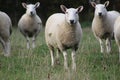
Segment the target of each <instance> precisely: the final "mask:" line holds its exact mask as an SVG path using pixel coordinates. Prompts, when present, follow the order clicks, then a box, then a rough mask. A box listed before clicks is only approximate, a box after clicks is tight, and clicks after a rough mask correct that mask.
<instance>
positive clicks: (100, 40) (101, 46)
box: [99, 38, 104, 53]
mask: <svg viewBox="0 0 120 80" xmlns="http://www.w3.org/2000/svg"><path fill="white" fill-rule="evenodd" d="M99 42H100V48H101V53H103V52H104V47H103V41H102V39H100V38H99Z"/></svg>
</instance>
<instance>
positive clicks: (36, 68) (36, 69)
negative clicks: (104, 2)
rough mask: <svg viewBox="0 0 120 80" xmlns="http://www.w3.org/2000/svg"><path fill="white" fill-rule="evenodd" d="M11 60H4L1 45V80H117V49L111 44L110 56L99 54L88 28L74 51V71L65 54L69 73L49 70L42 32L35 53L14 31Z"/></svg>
mask: <svg viewBox="0 0 120 80" xmlns="http://www.w3.org/2000/svg"><path fill="white" fill-rule="evenodd" d="M11 47H12V50H11V53H12V55H11V57H8V58H7V57H4V56H3V54H2V47H1V45H0V53H1V54H0V80H120V64H119V62H118V48H117V45H116V43H115V41H112V53H111V54H109V55H108V54H106V53H104V54H102V53H100V47H99V43H98V41H97V40H96V39H95V37H94V36H93V33H92V31H91V29H90V28H84V29H83V38H82V41H81V44H80V48H79V49H78V51H77V58H76V62H77V71H76V72H74V71H72V70H71V54H70V51H68V57H69V58H68V60H69V71H65V70H64V68H63V56H62V54H61V55H60V56H61V57H60V62H61V63H60V65H56V66H55V67H54V68H52V67H51V65H50V63H51V59H50V54H49V50H48V47H47V46H46V43H45V39H44V29H43V30H42V32H41V33H40V34H39V36H38V37H37V40H36V48H35V49H30V50H27V49H26V40H25V38H24V37H23V36H22V35H21V34H20V32H19V31H18V30H17V29H13V33H12V36H11Z"/></svg>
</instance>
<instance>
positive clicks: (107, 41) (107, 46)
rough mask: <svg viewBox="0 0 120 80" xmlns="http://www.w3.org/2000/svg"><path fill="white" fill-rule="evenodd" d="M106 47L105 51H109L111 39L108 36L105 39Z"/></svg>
mask: <svg viewBox="0 0 120 80" xmlns="http://www.w3.org/2000/svg"><path fill="white" fill-rule="evenodd" d="M106 49H107V53H110V52H111V40H110V39H109V38H107V39H106Z"/></svg>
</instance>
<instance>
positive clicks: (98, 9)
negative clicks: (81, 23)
mask: <svg viewBox="0 0 120 80" xmlns="http://www.w3.org/2000/svg"><path fill="white" fill-rule="evenodd" d="M91 5H92V6H93V7H94V8H95V14H94V19H93V22H92V30H93V33H94V35H95V37H96V38H97V40H99V42H100V46H101V53H103V52H104V47H103V39H104V40H106V48H107V53H110V52H111V38H112V37H113V31H114V22H115V20H116V18H117V17H118V16H119V15H120V14H119V13H118V12H117V11H107V10H106V7H107V6H108V5H109V1H106V2H105V3H104V4H96V3H95V2H91Z"/></svg>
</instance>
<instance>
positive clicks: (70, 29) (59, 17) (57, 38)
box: [45, 13, 82, 50]
mask: <svg viewBox="0 0 120 80" xmlns="http://www.w3.org/2000/svg"><path fill="white" fill-rule="evenodd" d="M81 36H82V30H81V26H80V24H79V22H77V23H76V24H75V25H74V26H71V25H69V24H68V23H67V22H66V20H65V14H62V13H56V14H53V15H52V16H50V17H49V18H48V20H47V22H46V29H45V37H46V43H47V45H48V46H49V47H55V48H59V49H60V50H64V49H68V48H76V49H77V47H78V44H79V41H80V39H81Z"/></svg>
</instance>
